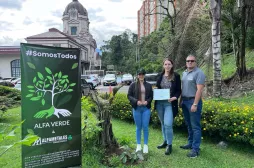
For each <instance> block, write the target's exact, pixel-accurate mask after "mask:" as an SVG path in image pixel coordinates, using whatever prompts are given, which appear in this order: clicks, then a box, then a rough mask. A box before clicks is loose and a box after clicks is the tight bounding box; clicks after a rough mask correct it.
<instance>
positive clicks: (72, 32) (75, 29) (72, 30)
mask: <svg viewBox="0 0 254 168" xmlns="http://www.w3.org/2000/svg"><path fill="white" fill-rule="evenodd" d="M71 35H77V27H71Z"/></svg>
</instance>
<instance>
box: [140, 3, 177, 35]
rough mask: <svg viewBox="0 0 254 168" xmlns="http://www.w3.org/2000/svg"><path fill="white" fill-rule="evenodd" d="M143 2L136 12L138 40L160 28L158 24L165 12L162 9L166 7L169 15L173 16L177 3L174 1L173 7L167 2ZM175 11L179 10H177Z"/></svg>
mask: <svg viewBox="0 0 254 168" xmlns="http://www.w3.org/2000/svg"><path fill="white" fill-rule="evenodd" d="M161 3H162V5H161V4H160V1H159V0H144V1H143V4H142V6H141V8H140V10H139V11H138V38H139V39H141V38H142V37H144V36H147V35H149V34H150V33H152V32H153V31H155V30H158V29H159V28H160V24H161V23H162V22H163V20H164V18H165V17H166V15H164V14H166V13H167V11H166V10H165V9H164V8H163V7H162V6H165V7H168V8H169V13H170V15H173V14H174V6H175V7H176V8H177V6H176V5H177V4H178V3H177V1H176V0H174V6H173V5H172V3H170V2H169V0H161ZM177 10H179V9H178V8H177Z"/></svg>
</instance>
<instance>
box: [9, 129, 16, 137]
mask: <svg viewBox="0 0 254 168" xmlns="http://www.w3.org/2000/svg"><path fill="white" fill-rule="evenodd" d="M7 136H9V137H13V136H15V130H12V131H11V132H10V133H9V134H8V135H7Z"/></svg>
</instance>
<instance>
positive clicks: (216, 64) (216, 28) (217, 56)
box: [210, 0, 222, 97]
mask: <svg viewBox="0 0 254 168" xmlns="http://www.w3.org/2000/svg"><path fill="white" fill-rule="evenodd" d="M221 3H222V0H211V3H210V7H211V13H212V19H213V22H212V53H213V96H215V97H220V96H221V40H220V34H221V31H220V29H221Z"/></svg>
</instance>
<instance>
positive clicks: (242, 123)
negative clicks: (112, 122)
mask: <svg viewBox="0 0 254 168" xmlns="http://www.w3.org/2000/svg"><path fill="white" fill-rule="evenodd" d="M152 109H153V103H152ZM110 111H111V113H112V115H113V116H114V117H116V118H119V119H121V120H126V121H133V117H132V108H131V105H130V103H129V100H128V99H127V95H126V94H123V93H118V94H117V95H116V98H115V99H114V101H113V104H112V105H111V109H110ZM201 123H202V133H203V134H206V135H210V136H220V137H222V138H223V139H226V140H229V141H236V142H245V143H250V144H251V145H253V146H254V133H253V131H254V105H251V106H250V105H245V104H237V103H232V102H223V101H215V100H204V101H203V110H202V121H201ZM150 124H151V125H155V126H158V125H159V124H160V122H159V119H158V116H157V113H156V111H153V110H152V115H151V122H150ZM174 126H175V127H183V126H184V118H183V115H182V111H181V109H180V111H179V114H178V115H177V116H176V118H175V120H174Z"/></svg>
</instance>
